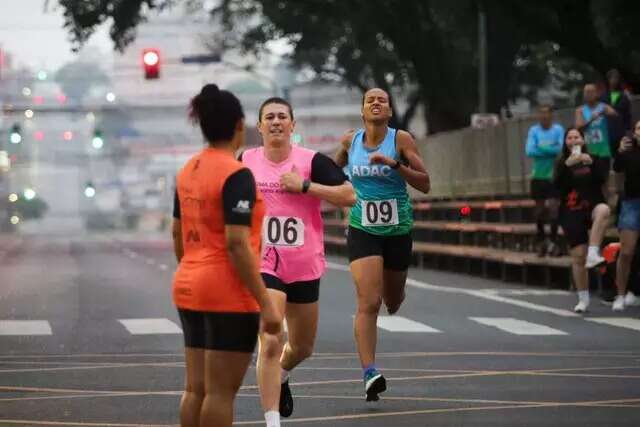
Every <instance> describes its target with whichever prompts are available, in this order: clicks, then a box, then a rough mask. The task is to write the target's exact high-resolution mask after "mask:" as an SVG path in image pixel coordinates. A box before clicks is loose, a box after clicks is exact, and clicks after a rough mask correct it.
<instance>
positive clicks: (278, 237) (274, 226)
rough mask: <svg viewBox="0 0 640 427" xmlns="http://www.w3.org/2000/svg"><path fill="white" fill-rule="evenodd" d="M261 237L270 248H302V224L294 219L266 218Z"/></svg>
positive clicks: (282, 217) (298, 219) (299, 220)
mask: <svg viewBox="0 0 640 427" xmlns="http://www.w3.org/2000/svg"><path fill="white" fill-rule="evenodd" d="M262 235H263V238H264V240H265V242H266V243H267V244H268V245H271V246H302V245H304V222H302V220H301V219H300V218H296V217H288V216H267V217H265V218H264V224H263V227H262Z"/></svg>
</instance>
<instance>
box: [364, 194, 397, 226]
mask: <svg viewBox="0 0 640 427" xmlns="http://www.w3.org/2000/svg"><path fill="white" fill-rule="evenodd" d="M362 225H365V226H369V227H376V226H383V225H398V202H397V200H396V199H391V200H363V201H362Z"/></svg>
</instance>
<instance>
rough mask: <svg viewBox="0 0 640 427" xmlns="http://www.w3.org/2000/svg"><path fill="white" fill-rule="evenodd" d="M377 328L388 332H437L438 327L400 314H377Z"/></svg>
mask: <svg viewBox="0 0 640 427" xmlns="http://www.w3.org/2000/svg"><path fill="white" fill-rule="evenodd" d="M378 328H380V329H384V330H385V331H389V332H422V333H439V332H441V331H439V330H438V329H435V328H432V327H431V326H427V325H425V324H424V323H420V322H416V321H414V320H411V319H407V318H406V317H402V316H379V317H378Z"/></svg>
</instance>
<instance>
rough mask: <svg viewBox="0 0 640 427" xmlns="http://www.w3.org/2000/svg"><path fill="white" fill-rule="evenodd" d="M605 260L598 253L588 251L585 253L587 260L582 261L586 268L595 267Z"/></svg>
mask: <svg viewBox="0 0 640 427" xmlns="http://www.w3.org/2000/svg"><path fill="white" fill-rule="evenodd" d="M604 262H605V259H604V257H603V256H601V255H600V254H598V253H589V254H588V255H587V262H585V263H584V266H585V267H586V268H587V269H590V268H593V267H597V266H599V265H600V264H603V263H604Z"/></svg>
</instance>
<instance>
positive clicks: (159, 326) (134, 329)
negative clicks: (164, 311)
mask: <svg viewBox="0 0 640 427" xmlns="http://www.w3.org/2000/svg"><path fill="white" fill-rule="evenodd" d="M118 322H120V323H122V325H123V326H124V327H125V328H126V329H127V331H129V333H130V334H131V335H158V334H181V333H182V329H180V327H179V326H178V325H176V324H175V323H173V322H172V321H171V320H169V319H118Z"/></svg>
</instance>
